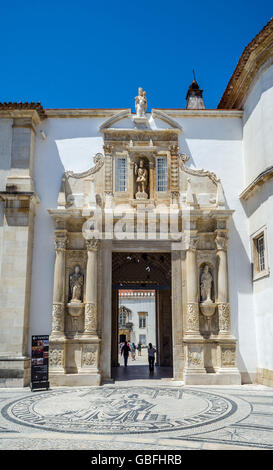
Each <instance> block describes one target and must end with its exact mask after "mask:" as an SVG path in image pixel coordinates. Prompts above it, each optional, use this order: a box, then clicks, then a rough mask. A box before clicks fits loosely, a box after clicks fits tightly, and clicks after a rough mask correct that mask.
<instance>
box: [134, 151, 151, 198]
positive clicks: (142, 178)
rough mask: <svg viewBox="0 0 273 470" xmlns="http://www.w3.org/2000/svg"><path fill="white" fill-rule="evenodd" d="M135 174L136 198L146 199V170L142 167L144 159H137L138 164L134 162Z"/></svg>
mask: <svg viewBox="0 0 273 470" xmlns="http://www.w3.org/2000/svg"><path fill="white" fill-rule="evenodd" d="M135 175H136V184H137V193H136V199H140V198H145V199H147V197H148V194H147V193H146V192H145V189H146V186H147V183H148V170H147V169H146V168H144V160H142V159H141V160H140V161H139V166H137V163H135Z"/></svg>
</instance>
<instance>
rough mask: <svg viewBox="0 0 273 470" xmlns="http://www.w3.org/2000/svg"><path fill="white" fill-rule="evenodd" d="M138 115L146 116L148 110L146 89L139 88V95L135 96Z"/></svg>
mask: <svg viewBox="0 0 273 470" xmlns="http://www.w3.org/2000/svg"><path fill="white" fill-rule="evenodd" d="M135 107H136V117H138V118H144V117H145V114H146V110H147V98H146V91H143V89H142V88H139V89H138V96H136V97H135Z"/></svg>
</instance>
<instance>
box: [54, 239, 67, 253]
mask: <svg viewBox="0 0 273 470" xmlns="http://www.w3.org/2000/svg"><path fill="white" fill-rule="evenodd" d="M54 244H55V250H56V251H65V249H66V244H67V238H66V237H63V238H55V240H54Z"/></svg>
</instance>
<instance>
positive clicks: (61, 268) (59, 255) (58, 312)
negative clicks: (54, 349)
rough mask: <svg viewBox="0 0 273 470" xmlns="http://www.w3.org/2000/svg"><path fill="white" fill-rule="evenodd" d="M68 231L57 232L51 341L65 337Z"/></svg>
mask: <svg viewBox="0 0 273 470" xmlns="http://www.w3.org/2000/svg"><path fill="white" fill-rule="evenodd" d="M66 242H67V237H66V230H59V231H56V232H55V249H56V258H55V268H54V286H53V306H52V331H51V337H50V338H51V340H53V339H57V338H59V339H60V338H63V337H64V289H65V249H66Z"/></svg>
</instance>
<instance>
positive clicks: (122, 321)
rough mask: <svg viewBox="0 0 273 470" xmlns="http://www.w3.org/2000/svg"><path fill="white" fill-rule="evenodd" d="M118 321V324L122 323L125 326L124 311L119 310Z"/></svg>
mask: <svg viewBox="0 0 273 470" xmlns="http://www.w3.org/2000/svg"><path fill="white" fill-rule="evenodd" d="M119 323H120V325H122V326H125V325H126V312H124V311H122V312H120V315H119Z"/></svg>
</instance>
